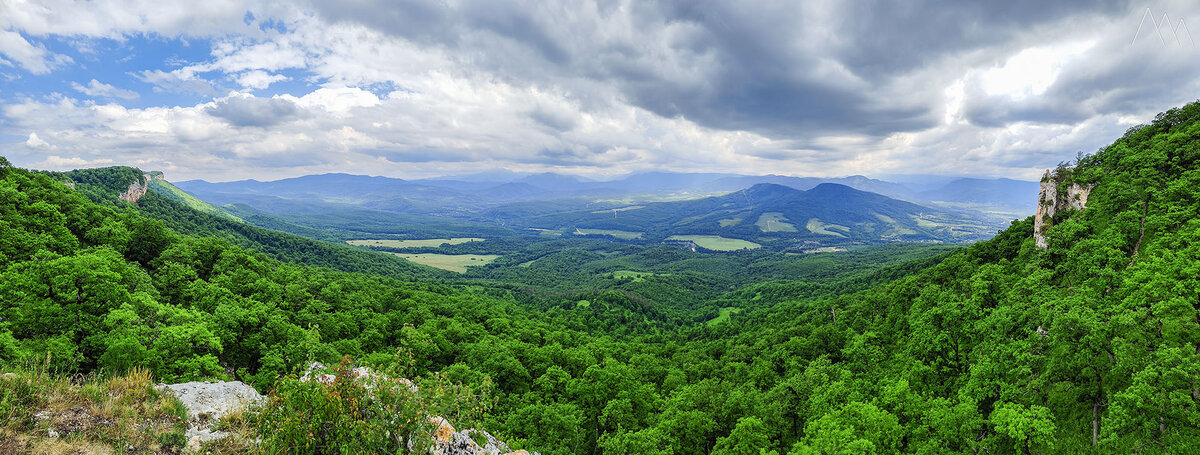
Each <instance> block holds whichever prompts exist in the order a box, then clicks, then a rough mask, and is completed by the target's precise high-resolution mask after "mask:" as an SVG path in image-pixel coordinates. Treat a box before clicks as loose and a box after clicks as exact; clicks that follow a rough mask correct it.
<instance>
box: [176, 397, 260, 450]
mask: <svg viewBox="0 0 1200 455" xmlns="http://www.w3.org/2000/svg"><path fill="white" fill-rule="evenodd" d="M157 388H158V389H159V390H160V391H163V392H165V393H170V394H172V395H175V397H176V398H178V399H179V401H180V402H182V403H183V405H184V407H186V408H187V410H188V430H187V440H188V442H187V448H188V450H189V451H195V450H197V449H199V448H200V444H203V443H205V442H208V441H212V440H216V439H223V438H226V437H229V434H228V433H225V432H222V431H215V430H213V429H212V426H213V424H215V423H216V422H217V421H218V420H220V419H221V418H222V417H225V416H227V415H230V414H234V413H238V412H242V411H243V410H245V409H246V407H248V406H250V405H252V404H256V403H261V402H262V400H263V399H264V398H265V397H263V396H262V395H261V394H259V393H258V391H257V390H254V387H250V385H248V384H246V383H243V382H241V381H232V382H185V383H182V384H170V385H166V384H159V385H158V386H157Z"/></svg>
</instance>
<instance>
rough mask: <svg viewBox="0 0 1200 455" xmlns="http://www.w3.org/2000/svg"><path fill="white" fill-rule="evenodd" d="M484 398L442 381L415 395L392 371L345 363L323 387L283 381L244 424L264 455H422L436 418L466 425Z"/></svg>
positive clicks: (430, 441)
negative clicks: (258, 437)
mask: <svg viewBox="0 0 1200 455" xmlns="http://www.w3.org/2000/svg"><path fill="white" fill-rule="evenodd" d="M480 401H486V400H485V399H484V398H482V397H478V396H475V395H474V394H473V393H471V391H469V390H466V389H463V388H461V387H456V386H450V385H448V384H446V383H445V381H436V380H434V381H429V382H426V383H422V386H421V387H420V388H419V389H418V387H417V386H415V385H413V384H412V383H411V382H409V381H408V380H407V379H403V377H402V376H401V375H400V372H399V371H398V370H395V369H384V370H380V371H376V372H374V374H372V375H368V376H362V375H360V374H359V373H357V372H356V371H355V370H354V369H353V368H352V366H351V364H350V360H349V357H346V358H344V359H343V360H342V363H341V364H340V365H339V366H338V367H337V368H336V370H335V372H334V379H333V380H332V381H331V382H329V383H326V382H322V381H317V380H312V381H303V380H298V379H295V378H285V379H283V380H281V381H279V382H278V383H277V386H276V388H275V390H274V392H272V393H271V395H270V397H269V402H268V403H267V404H266V405H264V406H263V407H262V408H261V409H260V410H258V411H257V412H255V413H253V414H251V415H250V416H249V420H250V421H251V422H252V424H253V426H254V427H255V428H256V429H257V430H258V431H259V432H260V434H262V435H263V436H264V440H263V444H262V446H263V447H262V448H263V449H264V450H266V451H267V452H270V453H424V452H425V450H426V449H425V448H426V447H429V446H431V445H432V444H433V441H434V438H435V437H444V436H445V435H443V434H439V431H442V432H444V431H446V430H444V429H442V428H441V427H440V426H439V423H440V422H442V420H441V419H442V417H441V416H444V415H445V416H452V417H453V418H455V419H456V422H459V423H460V424H467V423H470V422H471V421H473V419H474V418H475V417H477V416H478V415H479V414H480V413H481V412H482V410H483V408H481V407H478V405H479V402H480Z"/></svg>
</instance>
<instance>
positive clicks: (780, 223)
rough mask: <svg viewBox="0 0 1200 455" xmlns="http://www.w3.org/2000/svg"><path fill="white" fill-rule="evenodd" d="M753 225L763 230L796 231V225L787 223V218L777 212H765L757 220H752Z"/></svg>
mask: <svg viewBox="0 0 1200 455" xmlns="http://www.w3.org/2000/svg"><path fill="white" fill-rule="evenodd" d="M754 225H755V226H758V229H760V230H762V231H763V232H797V230H796V225H794V224H792V223H789V222H788V219H787V218H786V217H784V216H783V214H782V213H779V212H767V213H764V214H762V215H761V216H759V217H758V221H756V222H754Z"/></svg>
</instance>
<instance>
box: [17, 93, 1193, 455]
mask: <svg viewBox="0 0 1200 455" xmlns="http://www.w3.org/2000/svg"><path fill="white" fill-rule="evenodd" d="M1060 178H1062V179H1064V180H1063V181H1062V183H1063V184H1064V185H1068V187H1070V185H1074V184H1079V185H1081V186H1083V187H1091V188H1093V190H1092V191H1091V194H1090V197H1089V199H1088V205H1087V209H1086V210H1083V211H1066V212H1064V213H1062V214H1061V215H1058V216H1057V217H1056V218H1057V219H1056V220H1055V223H1054V226H1053V227H1052V228H1050V229H1048V230H1047V232H1046V235H1047V238H1048V240H1049V247H1048V248H1047V249H1044V250H1043V249H1041V248H1038V247H1037V246H1035V245H1034V242H1033V240H1032V238H1031V237H1032V231H1033V227H1032V224H1033V223H1032V220H1029V219H1026V220H1018V221H1016V222H1014V223H1012V225H1011V226H1010V227H1009V228H1008V229H1006V230H1004V231H1002V232H1000V233H999V234H997V235H996V236H995V237H994V238H992V239H991V240H988V241H984V242H979V243H976V244H974V245H971V246H969V247H966V248H958V249H952V248H951V249H948V248H945V247H933V246H930V247H921V248H918V247H913V246H911V245H909V246H881V247H871V248H864V249H854V248H851V249H850V251H848V252H845V253H829V254H819V255H806V256H791V255H786V254H783V253H779V252H772V251H743V252H735V253H727V254H715V253H692V252H690V251H683V250H682V249H680V248H678V247H670V246H648V245H637V244H630V243H624V242H615V241H606V240H597V239H580V238H564V239H555V240H537V241H533V240H528V241H525V242H524V243H522V242H521V241H520V240H519V239H516V238H513V237H509V238H505V239H503V240H497V241H495V243H494V244H493V245H501V246H500V248H503V249H504V251H503V253H504V254H505V256H503V257H501V258H499V259H497V260H496V261H495V262H494V263H492V264H489V265H488V266H485V267H479V268H473V270H469V271H468V272H467V273H466V274H465V275H463V277H462V278H461V279H459V278H455V279H454V280H455V281H444V280H445V275H437V274H436V273H435V272H428V271H424V270H422V269H416V268H412V266H411V265H399V264H404V263H391V264H388V263H386V262H372V261H377V259H378V257H379V255H378V254H376V253H373V252H369V251H365V250H355V249H351V248H346V247H338V248H341V249H332V248H333V247H332V246H325V247H320V246H315V245H325V244H316V243H305V242H307V241H305V240H303V239H298V238H296V237H293V236H284V235H283V234H279V233H272V232H268V231H265V230H257V229H258V228H250V227H247V226H246V225H244V224H240V223H236V222H234V221H231V220H220V219H216V218H214V217H212V216H202V214H201V215H196V212H194V211H190V210H189V209H187V208H186V207H184V206H182V205H179V204H177V203H174V201H169V200H166V199H165V198H164V199H162V200H160V199H156V198H155V197H154V196H153V195H148V196H147V197H146V198H143V202H142V204H141V207H140V208H139V210H141V211H142V212H141V213H142V214H151V215H154V217H156V218H161V219H164V220H166V221H163V222H162V223H161V224H160V223H157V222H154V221H151V220H148V219H146V218H145V217H144V216H143V215H142V214H139V213H137V212H135V211H133V210H131V209H127V208H124V207H118V206H117V205H101V204H96V203H93V202H91V201H89V200H88V199H87V198H86V197H84V196H83V195H81V194H79V193H78V192H72V191H71V190H70V189H69V188H67V187H66V186H64V185H62V184H61V183H60V182H59V181H58V180H55V179H53V178H51V177H50V176H46V175H36V174H32V173H29V172H26V171H22V170H19V169H8V170H7V171H6V172H5V174H4V178H3V179H2V180H0V234H3V235H2V236H0V265H2V266H3V269H2V271H0V357H2V360H4V361H8V362H12V361H14V360H15V361H21V359H25V361H31V359H49V360H47V361H46V362H44V363H45V364H46V368H48V369H56V370H60V371H64V372H84V373H87V372H91V371H96V370H114V371H120V370H129V369H131V368H134V367H136V366H145V367H148V368H151V369H152V370H153V371H154V373H155V374H156V375H159V376H160V377H164V378H174V379H177V380H184V379H188V378H202V377H220V376H222V375H232V376H234V377H236V378H237V379H241V380H245V381H249V382H250V383H253V384H254V385H255V386H256V387H259V388H260V389H263V390H272V389H273V390H275V397H276V398H275V400H276V401H275V403H276V404H277V405H278V408H277V409H276V410H275V411H270V410H268V411H264V416H265V417H263V419H265V420H263V421H262V422H269V425H275V426H281V427H284V428H286V431H285V432H284V433H283V436H280V438H281V439H278V440H272V442H269V443H270V444H276V445H275V446H272V447H276V448H278V449H280V450H282V449H283V448H286V447H298V446H297V444H308V443H305V442H303V441H302V439H303V438H309V439H315V440H319V441H323V442H320V443H319V444H327V445H328V444H333V445H343V446H346V447H357V448H360V449H362V450H368V451H370V450H384V449H386V450H405V449H404V448H403V447H402V445H396V444H397V443H398V442H397V441H396V440H395V438H397V437H399V436H397V435H399V434H400V433H392V439H388V438H386V437H385V438H374V436H372V437H370V438H368V436H367V435H375V436H377V435H378V433H372V432H375V431H378V428H379V427H378V426H379V425H383V423H384V421H385V420H379V419H384V417H380V416H384V415H406V416H419V415H427V414H421V412H424V411H418V410H413V409H410V408H406V407H405V406H411V405H410V404H405V403H409V402H408V401H403V400H399V399H398V398H397V400H399V401H394V402H374V401H371V400H370V399H367V398H366V396H365V395H364V394H363V392H362V391H361V390H359V389H355V388H353V387H357V386H354V385H353V384H351V383H349V382H345V383H343V384H341V385H338V384H337V383H335V385H334V387H332V388H319V387H318V386H317V385H315V384H311V383H301V382H297V381H296V380H294V379H290V378H291V377H293V376H290V375H293V374H294V373H295V372H296V371H297V370H298V369H299V368H300V367H302V366H303V365H306V364H307V363H308V362H310V361H312V360H319V361H322V362H331V361H335V360H336V359H337V358H339V357H341V356H343V355H352V356H354V357H355V358H359V359H367V360H369V361H372V362H376V363H379V364H386V365H394V366H395V365H398V366H402V367H403V368H405V369H404V370H402V371H403V373H404V374H405V375H406V377H416V378H422V377H430V375H431V374H432V373H434V372H442V376H441V377H443V378H445V380H446V381H449V383H457V384H462V385H463V387H471V388H472V389H471V390H476V391H477V390H481V389H487V388H490V387H493V386H492V384H494V392H495V393H494V394H493V395H490V396H492V397H494V400H489V401H488V404H489V405H494V406H489V407H487V410H486V412H482V413H481V414H480V415H479V417H480V420H481V421H480V425H482V426H484V427H485V428H487V429H488V430H489V431H492V432H493V433H495V434H497V435H498V436H500V438H501V439H502V440H506V441H512V442H513V444H514V446H516V447H522V448H528V449H531V450H536V451H539V452H541V453H545V454H563V453H587V454H594V453H605V454H634V453H662V454H675V453H688V454H691V453H733V454H742V453H760V454H765V453H772V452H774V453H899V452H904V453H909V452H911V453H966V452H973V453H982V452H987V453H1132V452H1138V451H1142V452H1151V453H1186V452H1189V451H1191V449H1192V448H1194V447H1197V446H1200V430H1197V429H1198V428H1200V392H1197V390H1198V386H1197V384H1198V381H1200V380H1198V379H1197V378H1200V350H1198V348H1197V347H1198V346H1200V303H1197V302H1200V300H1198V294H1197V291H1196V290H1197V289H1200V278H1198V277H1200V265H1198V264H1200V216H1198V215H1200V104H1191V105H1188V106H1185V107H1182V108H1180V109H1174V110H1171V111H1168V112H1165V113H1163V114H1162V115H1160V116H1159V117H1158V118H1157V119H1156V120H1155V121H1154V122H1153V123H1151V124H1149V125H1145V126H1143V127H1140V128H1134V129H1131V130H1130V131H1128V132H1127V133H1126V135H1125V136H1124V137H1122V138H1121V139H1119V140H1117V141H1116V142H1114V143H1113V144H1112V145H1110V146H1108V147H1105V148H1104V149H1102V150H1100V151H1098V152H1097V153H1096V154H1094V155H1090V156H1082V157H1080V158H1079V160H1078V162H1077V165H1076V166H1075V167H1074V168H1070V169H1064V170H1063V172H1062V173H1061V175H1060ZM1093 185H1094V186H1093ZM164 201H165V202H164ZM640 210H649V208H647V209H638V210H630V211H626V212H620V213H622V214H626V215H631V214H633V213H635V212H638V211H640ZM610 216H611V213H610ZM748 219H752V218H748ZM788 219H793V220H795V219H799V218H798V217H789V218H788ZM822 220H824V218H822ZM596 227H598V228H609V229H620V228H621V227H618V226H607V227H605V226H596ZM172 228H174V229H172ZM176 229H177V230H178V231H182V232H183V234H182V235H181V234H178V233H177V231H176ZM192 234H205V235H209V234H211V235H213V236H216V237H217V238H213V237H203V238H199V237H194V236H192ZM491 242H493V239H489V240H488V241H487V242H478V244H475V245H472V244H463V245H454V246H448V247H444V248H446V249H447V250H448V251H449V250H451V249H454V248H460V250H454V252H455V253H467V252H470V253H472V254H481V253H483V252H484V251H481V250H471V249H474V248H491V247H492V246H488V245H489V244H492V243H491ZM310 246H311V247H313V248H331V249H318V250H312V252H305V251H304V249H305V248H308V247H310ZM247 248H259V249H261V250H260V251H262V252H259V251H254V250H252V249H247ZM764 250H765V248H764ZM346 251H353V252H354V253H353V254H351V253H347V252H346ZM264 252H265V253H269V254H270V255H268V254H265V253H264ZM497 253H500V252H497ZM279 258H283V259H288V260H292V261H304V262H307V263H309V264H322V265H331V266H332V265H337V264H339V263H340V262H342V261H352V260H362V261H365V262H363V263H361V264H358V265H345V264H342V265H337V266H338V267H341V268H343V269H344V270H347V269H355V268H357V269H355V270H358V271H375V272H379V274H355V273H346V272H344V271H334V270H330V269H325V268H318V267H313V266H311V265H299V264H295V263H285V262H280V261H279ZM518 265H522V266H518ZM621 271H633V272H639V274H638V275H637V279H633V278H631V275H628V274H625V273H621V274H614V272H621ZM380 274H386V275H388V276H386V277H385V276H380ZM618 275H619V276H618ZM395 277H402V278H406V279H414V278H416V279H421V280H423V281H420V282H411V281H399V280H397V279H395ZM430 278H432V279H430ZM584 300H586V301H587V302H588V304H587V305H581V304H579V302H580V301H584ZM721 308H737V309H740V310H741V311H739V312H737V313H736V314H734V315H732V317H730V318H729V320H728V322H723V323H720V324H712V325H707V324H704V322H705V321H708V320H711V319H713V318H716V317H718V316H719V314H720V313H719V311H720V309H721ZM730 311H731V312H732V310H730ZM397 348H400V349H402V352H406V353H411V356H408V355H406V356H404V357H403V358H399V359H398V358H396V357H394V356H393V355H392V354H393V353H394V352H396V349H397ZM47 353H49V356H48V357H47ZM281 378H284V379H281ZM339 387H341V388H339ZM422 387H423V389H422V390H424V387H426V386H422ZM456 390H457V391H455V392H453V393H448V394H445V395H443V396H444V397H452V396H453V397H457V396H464V394H466V395H470V394H471V393H475V392H471V393H467V392H465V391H464V390H463V389H456ZM398 393H401V394H402V393H403V391H400V392H398ZM12 400H13V401H12V402H13V403H18V402H21V401H20V400H19V399H17V398H13V399H12ZM22 403H23V402H22ZM305 403H319V405H317V406H316V407H313V408H311V409H307V408H305V406H307V405H306V404H305ZM441 403H442V404H441V405H432V404H431V405H428V406H429V407H427V408H425V409H438V410H439V411H437V412H441V413H443V414H439V415H444V416H447V417H448V418H450V417H453V416H455V415H457V414H454V412H456V411H454V409H459V408H456V407H455V406H456V405H454V400H450V401H443V402H441ZM8 406H9V408H7V409H9V411H6V412H10V413H13V414H14V415H15V414H16V412H15V411H14V410H15V409H17V408H16V406H17V405H8ZM284 410H286V412H285V411H284ZM385 411H386V412H385ZM272 412H274V414H272ZM389 413H390V414H389ZM469 414H470V413H464V414H462V415H469ZM288 419H292V420H288ZM339 419H340V420H339ZM451 420H454V419H451ZM467 420H470V419H467ZM413 422H415V423H413V424H414V425H418V426H419V425H422V423H421V422H423V421H422V420H421V419H419V418H417V419H416V420H414V421H413ZM267 424H268V423H263V425H267ZM387 424H388V425H394V424H395V422H388V423H387ZM460 426H461V425H460ZM263 428H266V427H265V426H264V427H263ZM414 428H415V427H414ZM404 434H410V433H404ZM368 439H369V440H368ZM312 444H318V443H312ZM354 444H360V445H354ZM370 444H392V445H388V446H386V447H381V446H373V445H370ZM322 447H326V448H327V446H320V447H318V446H316V445H309V446H305V448H307V449H313V450H318V449H320V448H322Z"/></svg>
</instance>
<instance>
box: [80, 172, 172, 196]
mask: <svg viewBox="0 0 1200 455" xmlns="http://www.w3.org/2000/svg"><path fill="white" fill-rule="evenodd" d="M151 180H164V181H165V180H166V179H165V178H164V176H163V173H162V172H158V171H154V172H150V173H148V174H143V175H142V179H141V181H135V182H133V183H130V184H129V188H127V189H126V190H125V192H123V193H121V194H118V195H117V198H119V199H121V200H122V201H125V202H128V203H130V204H137V202H138V201H139V200H141V199H142V196H145V195H146V192H147V191H150V181H151ZM72 188H74V185H72Z"/></svg>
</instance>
